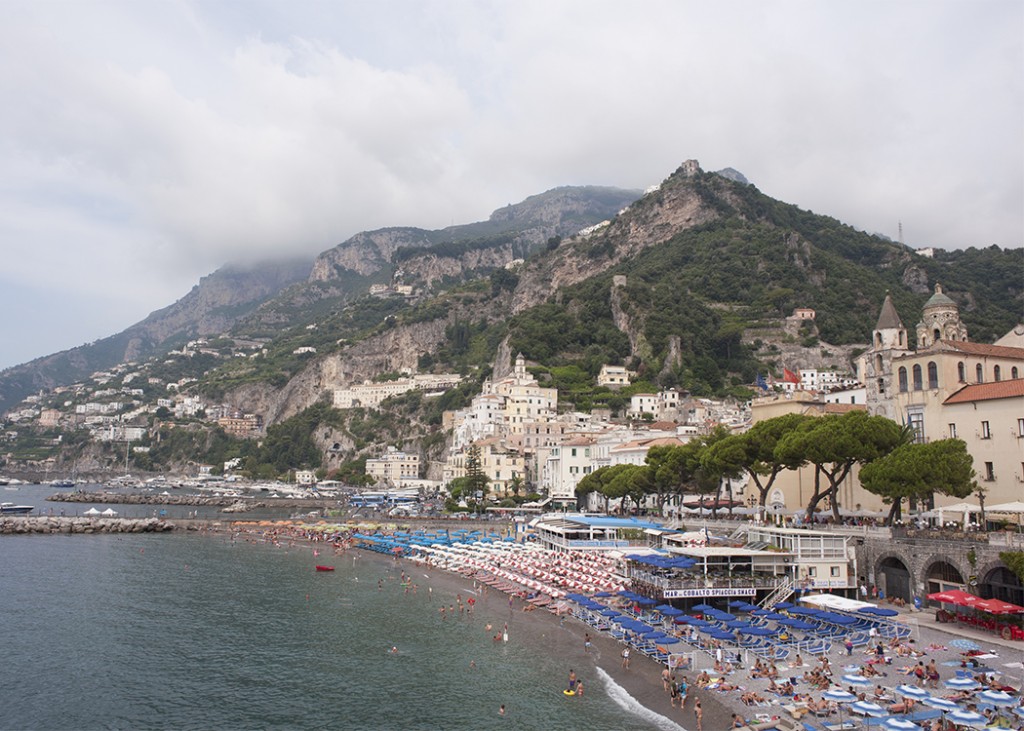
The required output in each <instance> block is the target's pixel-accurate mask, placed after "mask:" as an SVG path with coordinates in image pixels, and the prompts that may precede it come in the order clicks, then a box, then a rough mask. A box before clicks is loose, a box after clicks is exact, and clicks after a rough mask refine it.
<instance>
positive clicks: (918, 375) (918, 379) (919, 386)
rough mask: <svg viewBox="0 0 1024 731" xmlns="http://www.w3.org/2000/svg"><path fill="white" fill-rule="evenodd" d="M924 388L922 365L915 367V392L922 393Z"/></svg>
mask: <svg viewBox="0 0 1024 731" xmlns="http://www.w3.org/2000/svg"><path fill="white" fill-rule="evenodd" d="M922 388H923V385H922V383H921V366H920V365H915V366H914V390H915V391H920V390H921V389H922Z"/></svg>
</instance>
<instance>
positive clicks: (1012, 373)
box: [1010, 366, 1020, 378]
mask: <svg viewBox="0 0 1024 731" xmlns="http://www.w3.org/2000/svg"><path fill="white" fill-rule="evenodd" d="M1010 378H1020V376H1018V375H1017V366H1014V367H1013V368H1011V369H1010Z"/></svg>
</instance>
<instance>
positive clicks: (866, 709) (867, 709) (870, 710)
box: [850, 701, 889, 718]
mask: <svg viewBox="0 0 1024 731" xmlns="http://www.w3.org/2000/svg"><path fill="white" fill-rule="evenodd" d="M850 710H851V711H854V712H855V713H859V714H860V715H862V716H874V717H875V718H878V717H879V716H887V715H888V714H889V712H888V711H887V710H885V709H884V708H882V707H881V706H880V705H878V704H877V703H869V702H868V701H857V702H856V703H851V704H850Z"/></svg>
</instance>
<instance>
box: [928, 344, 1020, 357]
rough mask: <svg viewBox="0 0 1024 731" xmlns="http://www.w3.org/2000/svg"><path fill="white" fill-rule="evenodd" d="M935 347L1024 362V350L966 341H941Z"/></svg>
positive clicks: (966, 353)
mask: <svg viewBox="0 0 1024 731" xmlns="http://www.w3.org/2000/svg"><path fill="white" fill-rule="evenodd" d="M935 345H936V348H937V349H941V350H954V351H957V352H960V353H964V354H965V355H990V356H993V357H996V358H1015V359H1017V360H1024V348H1012V347H1009V346H1006V345H989V344H988V343H971V342H967V341H965V340H940V341H939V342H938V343H936V344H935Z"/></svg>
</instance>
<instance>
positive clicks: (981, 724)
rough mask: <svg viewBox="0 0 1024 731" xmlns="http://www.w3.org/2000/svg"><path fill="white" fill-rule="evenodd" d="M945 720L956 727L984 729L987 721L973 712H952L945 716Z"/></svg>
mask: <svg viewBox="0 0 1024 731" xmlns="http://www.w3.org/2000/svg"><path fill="white" fill-rule="evenodd" d="M946 720H947V721H950V722H951V723H954V724H956V725H957V726H970V727H971V728H985V726H987V725H988V719H987V718H985V717H984V716H982V715H981V714H980V713H977V712H975V711H953V712H952V713H947V714H946Z"/></svg>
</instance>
